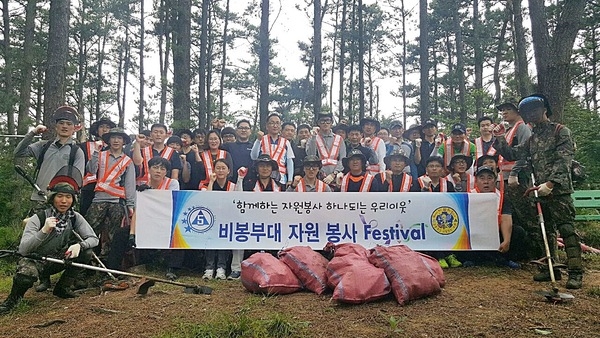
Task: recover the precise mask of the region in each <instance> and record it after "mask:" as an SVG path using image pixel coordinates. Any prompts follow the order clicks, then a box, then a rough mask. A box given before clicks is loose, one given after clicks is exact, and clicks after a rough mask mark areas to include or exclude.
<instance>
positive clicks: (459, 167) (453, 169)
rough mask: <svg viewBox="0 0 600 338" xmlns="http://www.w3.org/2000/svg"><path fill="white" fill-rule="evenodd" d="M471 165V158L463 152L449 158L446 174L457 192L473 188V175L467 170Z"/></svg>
mask: <svg viewBox="0 0 600 338" xmlns="http://www.w3.org/2000/svg"><path fill="white" fill-rule="evenodd" d="M472 165H473V158H472V157H471V156H466V155H463V154H456V155H454V156H452V159H451V160H450V165H448V169H450V174H448V176H446V179H447V180H448V181H449V182H452V184H454V190H456V191H457V192H471V191H472V190H473V189H475V177H473V175H471V174H470V173H469V172H468V170H469V169H470V168H471V166H472Z"/></svg>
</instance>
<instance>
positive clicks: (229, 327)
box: [157, 309, 307, 338]
mask: <svg viewBox="0 0 600 338" xmlns="http://www.w3.org/2000/svg"><path fill="white" fill-rule="evenodd" d="M248 312H249V311H248V309H245V310H242V311H240V313H239V314H238V315H236V316H230V315H227V314H225V313H216V314H213V315H212V316H211V318H210V319H209V321H207V322H205V323H198V324H191V323H180V324H179V325H177V328H176V329H175V330H171V332H169V333H165V334H160V335H158V336H157V337H161V338H180V337H181V338H184V337H195V338H213V337H214V338H221V337H231V338H246V337H247V338H254V337H264V338H287V337H302V336H303V335H302V333H303V330H304V328H306V327H307V323H305V322H297V321H293V320H292V319H290V318H287V317H285V316H283V315H281V314H275V315H272V316H271V317H269V318H267V319H255V318H252V317H250V316H248Z"/></svg>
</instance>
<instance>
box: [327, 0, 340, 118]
mask: <svg viewBox="0 0 600 338" xmlns="http://www.w3.org/2000/svg"><path fill="white" fill-rule="evenodd" d="M339 15H340V4H339V1H338V2H337V4H336V6H335V25H334V26H333V37H332V38H331V45H332V48H331V49H332V52H331V73H330V74H331V78H330V82H329V109H330V111H331V112H332V113H333V80H334V76H333V74H334V73H335V57H336V50H335V44H336V42H337V39H338V24H339ZM338 121H339V120H338Z"/></svg>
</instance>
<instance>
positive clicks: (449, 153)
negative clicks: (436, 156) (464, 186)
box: [444, 138, 471, 167]
mask: <svg viewBox="0 0 600 338" xmlns="http://www.w3.org/2000/svg"><path fill="white" fill-rule="evenodd" d="M470 148H471V143H469V141H466V140H465V141H463V148H462V150H461V151H460V152H459V153H458V154H463V155H466V156H471V149H470ZM454 155H456V154H455V153H454V145H452V139H451V138H449V139H447V140H446V147H445V149H444V164H445V166H446V167H447V166H449V165H450V161H451V160H452V157H453V156H454Z"/></svg>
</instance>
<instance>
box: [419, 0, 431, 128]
mask: <svg viewBox="0 0 600 338" xmlns="http://www.w3.org/2000/svg"><path fill="white" fill-rule="evenodd" d="M428 49H429V17H428V16H427V0H419V68H420V79H421V81H420V100H419V101H420V102H419V106H420V107H419V109H420V111H421V121H425V120H427V119H428V118H429V110H430V109H431V108H430V106H431V103H430V101H429V91H430V86H429V54H428Z"/></svg>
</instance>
